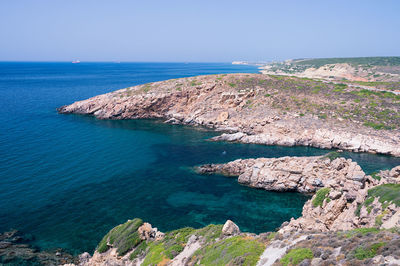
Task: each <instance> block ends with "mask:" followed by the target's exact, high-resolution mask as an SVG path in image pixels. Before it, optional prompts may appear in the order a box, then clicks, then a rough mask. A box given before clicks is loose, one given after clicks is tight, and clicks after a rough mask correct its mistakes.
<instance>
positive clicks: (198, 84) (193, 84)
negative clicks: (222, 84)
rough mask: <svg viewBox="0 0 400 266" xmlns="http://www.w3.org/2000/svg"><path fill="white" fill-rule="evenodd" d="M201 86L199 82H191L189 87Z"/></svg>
mask: <svg viewBox="0 0 400 266" xmlns="http://www.w3.org/2000/svg"><path fill="white" fill-rule="evenodd" d="M201 84H202V83H201V81H199V82H196V80H193V81H192V82H191V83H190V86H192V87H194V86H200V85H201Z"/></svg>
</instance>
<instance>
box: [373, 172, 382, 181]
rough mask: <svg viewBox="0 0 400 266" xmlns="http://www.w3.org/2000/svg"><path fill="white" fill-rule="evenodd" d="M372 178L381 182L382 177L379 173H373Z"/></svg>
mask: <svg viewBox="0 0 400 266" xmlns="http://www.w3.org/2000/svg"><path fill="white" fill-rule="evenodd" d="M371 177H372V178H373V179H376V180H378V181H379V180H381V178H382V177H381V176H380V175H379V174H378V173H377V172H373V173H372V174H371Z"/></svg>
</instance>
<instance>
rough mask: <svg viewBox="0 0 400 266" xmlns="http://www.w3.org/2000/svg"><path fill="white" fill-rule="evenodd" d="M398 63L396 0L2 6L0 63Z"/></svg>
mask: <svg viewBox="0 0 400 266" xmlns="http://www.w3.org/2000/svg"><path fill="white" fill-rule="evenodd" d="M398 55H400V1H397V0H379V1H378V0H346V1H342V0H323V1H321V0H315V1H311V0H310V1H309V0H302V1H301V0H292V1H290V0H279V1H278V0H275V1H268V0H264V1H261V0H242V1H236V0H213V1H211V0H201V1H200V0H197V1H196V0H185V1H183V0H182V1H179V0H163V1H155V0H146V1H143V0H142V1H137V0H0V61H72V60H77V59H79V60H81V61H136V62H143V61H145V62H230V61H234V60H246V61H270V60H285V59H291V58H317V57H357V56H398Z"/></svg>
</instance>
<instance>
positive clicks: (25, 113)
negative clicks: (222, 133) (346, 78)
mask: <svg viewBox="0 0 400 266" xmlns="http://www.w3.org/2000/svg"><path fill="white" fill-rule="evenodd" d="M239 72H241V73H257V72H258V69H257V67H256V66H249V65H232V64H229V63H84V62H82V63H79V64H72V63H70V62H0V232H5V231H8V230H10V229H17V230H20V231H21V232H23V233H25V234H30V235H31V236H32V239H33V240H32V245H34V246H35V247H37V248H39V249H41V250H47V249H54V248H63V249H65V250H66V251H68V252H70V253H72V254H79V253H81V252H84V251H88V252H93V250H94V249H95V247H96V245H97V243H98V242H99V241H100V240H101V238H102V237H103V236H104V235H105V234H106V233H107V232H108V231H109V230H110V229H111V228H113V227H114V226H116V225H118V224H121V223H124V222H125V221H127V220H128V219H133V218H135V217H139V218H142V219H143V220H144V221H147V222H149V223H151V224H152V225H153V226H154V227H157V228H158V229H159V230H161V231H164V232H166V231H169V230H174V229H177V228H181V227H185V226H190V227H194V228H200V227H203V226H206V225H208V224H222V223H224V222H225V221H226V220H227V219H230V220H232V221H234V222H235V223H236V224H238V225H239V227H240V229H241V230H242V231H247V232H253V233H260V232H267V231H273V230H276V228H277V227H279V226H280V225H281V223H282V222H284V221H288V220H290V219H291V218H292V217H294V218H296V217H299V216H300V215H301V211H302V206H303V204H304V203H305V201H307V200H308V199H309V197H308V196H306V195H302V194H299V193H294V192H292V193H277V192H268V191H264V190H258V189H253V188H249V187H246V186H242V185H240V184H238V182H237V179H236V178H232V177H224V176H218V175H216V176H214V175H210V176H201V175H198V174H196V173H194V172H193V170H192V167H193V166H196V165H199V164H204V163H222V162H228V161H231V160H235V159H238V158H253V157H261V156H263V157H280V156H311V155H322V154H325V153H328V152H329V150H322V149H316V148H310V147H280V146H264V145H254V144H233V143H224V142H211V141H208V139H209V138H211V137H213V136H216V135H218V134H219V133H218V132H214V131H212V130H209V129H206V128H201V127H189V126H182V125H169V124H165V123H163V121H160V120H124V121H109V120H98V119H96V118H93V117H90V116H82V115H62V114H58V113H57V111H56V108H57V107H60V106H62V105H66V104H71V103H73V102H74V101H78V100H83V99H86V98H89V97H92V96H95V95H98V94H102V93H107V92H110V91H113V90H116V89H121V88H125V87H129V86H133V85H138V84H142V83H147V82H154V81H160V80H166V79H175V78H181V77H188V76H196V75H206V74H219V73H239ZM343 155H344V156H346V157H348V158H352V159H353V160H355V161H357V162H358V163H359V164H360V165H361V166H362V168H363V169H364V171H366V172H367V173H371V172H373V171H377V170H380V169H389V168H392V167H394V166H396V165H399V164H400V158H393V157H388V156H382V155H373V154H365V153H350V152H345V153H343Z"/></svg>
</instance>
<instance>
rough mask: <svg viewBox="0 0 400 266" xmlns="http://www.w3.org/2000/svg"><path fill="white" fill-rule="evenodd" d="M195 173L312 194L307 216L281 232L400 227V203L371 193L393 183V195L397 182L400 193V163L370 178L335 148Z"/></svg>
mask: <svg viewBox="0 0 400 266" xmlns="http://www.w3.org/2000/svg"><path fill="white" fill-rule="evenodd" d="M196 171H197V172H198V173H200V174H214V173H215V174H223V175H227V176H235V177H238V182H239V183H241V184H244V185H247V186H250V187H254V188H260V189H265V190H270V191H281V192H283V191H297V192H300V193H306V194H312V195H313V196H312V198H311V199H310V200H309V201H307V202H306V203H305V205H304V207H303V212H302V216H301V217H300V218H298V219H292V220H291V221H290V222H288V223H286V224H285V225H284V226H283V227H282V228H281V229H280V230H279V232H281V233H286V232H298V231H313V230H317V231H320V232H324V231H339V230H351V229H355V228H361V227H377V228H381V229H383V228H386V229H388V228H392V227H399V226H400V204H399V203H396V202H395V201H393V202H392V201H389V202H386V203H385V202H383V201H379V197H375V196H374V197H372V196H371V194H370V191H373V190H374V189H376V188H378V189H385V187H388V186H389V187H388V188H389V189H387V191H386V192H387V193H391V192H390V186H394V190H393V193H395V194H396V193H399V191H397V189H400V166H397V167H395V168H393V169H392V170H390V171H388V170H386V171H381V172H380V173H378V174H374V175H373V176H370V175H366V174H365V173H364V171H362V169H361V167H360V166H359V165H358V164H357V163H356V162H353V161H352V160H351V159H345V158H340V157H339V154H338V153H335V152H333V153H329V154H327V155H325V156H314V157H282V158H257V159H246V160H242V159H239V160H235V161H233V162H229V163H226V164H207V165H202V166H199V167H196ZM367 199H368V200H367ZM366 202H367V203H366Z"/></svg>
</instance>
